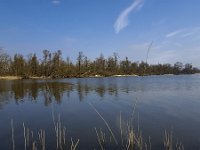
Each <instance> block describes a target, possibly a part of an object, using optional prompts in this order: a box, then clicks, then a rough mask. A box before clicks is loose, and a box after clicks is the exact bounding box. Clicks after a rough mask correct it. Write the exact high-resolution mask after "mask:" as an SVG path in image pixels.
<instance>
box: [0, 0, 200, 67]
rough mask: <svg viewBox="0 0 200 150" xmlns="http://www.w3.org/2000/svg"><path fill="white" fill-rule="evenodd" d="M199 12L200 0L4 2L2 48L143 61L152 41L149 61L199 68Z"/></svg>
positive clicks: (1, 8)
mask: <svg viewBox="0 0 200 150" xmlns="http://www.w3.org/2000/svg"><path fill="white" fill-rule="evenodd" d="M199 15H200V1H199V0H0V47H3V48H4V49H5V51H6V52H8V53H9V54H11V55H12V54H14V53H21V54H24V55H25V56H26V55H28V54H29V53H36V54H37V55H38V56H39V57H41V54H42V50H44V49H49V50H51V51H55V50H59V49H61V50H62V52H63V57H64V58H66V57H67V56H70V58H71V59H72V60H75V58H76V57H77V54H78V52H79V51H83V53H84V54H85V55H87V56H88V57H89V58H91V59H95V58H96V57H98V56H99V55H100V54H101V53H103V54H104V56H105V57H107V56H110V55H112V54H113V53H114V52H116V53H118V55H119V56H120V59H124V57H125V56H128V57H129V59H130V60H132V61H141V60H145V57H146V53H147V49H148V45H149V44H150V43H151V41H153V45H152V47H151V50H150V53H149V59H148V62H149V63H154V64H157V63H174V62H176V61H181V62H183V63H186V62H188V63H192V64H193V65H194V66H197V67H200V59H199V58H200V19H199Z"/></svg>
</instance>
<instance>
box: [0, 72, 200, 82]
mask: <svg viewBox="0 0 200 150" xmlns="http://www.w3.org/2000/svg"><path fill="white" fill-rule="evenodd" d="M195 74H200V73H195ZM162 75H170V76H171V75H175V74H162ZM182 75H183V74H182ZM138 76H151V75H136V74H132V75H120V74H117V75H110V76H103V75H93V76H75V77H45V76H41V77H33V76H30V77H29V76H28V77H21V76H0V80H22V79H35V80H37V79H65V78H104V77H138Z"/></svg>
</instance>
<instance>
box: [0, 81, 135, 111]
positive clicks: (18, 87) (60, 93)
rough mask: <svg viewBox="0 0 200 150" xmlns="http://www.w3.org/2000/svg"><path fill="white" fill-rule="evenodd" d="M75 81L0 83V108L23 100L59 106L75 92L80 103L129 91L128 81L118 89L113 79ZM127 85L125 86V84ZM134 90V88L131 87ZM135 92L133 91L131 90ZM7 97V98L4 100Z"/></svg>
mask: <svg viewBox="0 0 200 150" xmlns="http://www.w3.org/2000/svg"><path fill="white" fill-rule="evenodd" d="M92 80H93V81H94V83H93V82H92V83H91V80H90V79H77V83H76V84H70V83H66V82H61V81H60V82H59V81H56V80H16V81H0V84H1V86H0V107H2V106H3V105H4V104H5V103H6V101H9V100H14V101H15V102H16V104H19V103H22V102H24V101H25V100H30V101H35V102H37V101H43V102H44V105H45V106H49V104H51V103H52V102H53V101H55V102H57V103H58V104H60V103H61V102H62V101H63V100H64V99H66V98H67V99H70V97H71V95H72V94H71V93H73V92H75V93H76V95H74V93H73V96H75V97H76V96H77V99H78V100H79V101H80V102H81V101H84V100H85V99H86V98H87V97H89V96H93V98H94V96H95V97H101V98H103V97H104V96H105V95H110V96H115V97H117V96H118V93H119V90H121V92H127V93H128V91H129V90H130V89H129V88H130V86H129V83H128V81H127V82H125V84H124V85H120V87H123V88H122V89H120V87H119V85H118V82H117V81H115V79H109V80H104V79H97V80H96V79H95V80H94V79H92ZM126 83H127V84H126ZM133 88H134V87H133ZM132 90H133V91H135V89H132ZM6 96H7V98H5V97H6Z"/></svg>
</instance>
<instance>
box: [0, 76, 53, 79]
mask: <svg viewBox="0 0 200 150" xmlns="http://www.w3.org/2000/svg"><path fill="white" fill-rule="evenodd" d="M21 79H50V77H44V76H42V77H28V78H24V77H21V76H0V80H21Z"/></svg>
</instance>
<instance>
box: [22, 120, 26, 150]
mask: <svg viewBox="0 0 200 150" xmlns="http://www.w3.org/2000/svg"><path fill="white" fill-rule="evenodd" d="M23 128H24V149H25V150H26V127H25V125H24V122H23Z"/></svg>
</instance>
